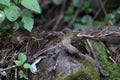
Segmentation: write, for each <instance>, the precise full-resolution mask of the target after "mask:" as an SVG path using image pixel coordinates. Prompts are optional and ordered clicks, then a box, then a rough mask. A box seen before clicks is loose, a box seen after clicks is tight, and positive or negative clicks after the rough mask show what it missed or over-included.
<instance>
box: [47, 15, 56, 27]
mask: <svg viewBox="0 0 120 80" xmlns="http://www.w3.org/2000/svg"><path fill="white" fill-rule="evenodd" d="M57 18H58V17H55V18H53V19H52V20H51V21H49V22H48V23H47V24H46V25H45V27H49V26H50V25H51V24H52V23H53V22H55V21H56V20H57Z"/></svg>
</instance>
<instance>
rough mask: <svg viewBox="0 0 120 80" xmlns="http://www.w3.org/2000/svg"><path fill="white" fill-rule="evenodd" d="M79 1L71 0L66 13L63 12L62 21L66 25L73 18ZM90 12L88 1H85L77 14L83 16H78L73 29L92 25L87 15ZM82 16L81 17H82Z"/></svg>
mask: <svg viewBox="0 0 120 80" xmlns="http://www.w3.org/2000/svg"><path fill="white" fill-rule="evenodd" d="M80 4H81V3H80V0H72V2H70V4H69V6H68V9H67V11H66V12H65V15H64V21H65V22H66V23H69V22H70V21H71V20H72V19H73V16H74V14H75V13H74V10H75V9H76V8H77V7H78V6H79V5H80ZM91 12H92V5H91V2H90V0H85V1H84V3H83V5H82V7H81V8H80V10H79V13H80V14H82V13H85V14H84V15H81V16H78V17H77V19H76V20H75V22H74V24H73V26H74V28H77V27H80V26H81V25H92V23H93V18H92V17H91V16H90V15H88V14H89V13H91ZM82 16H83V17H82Z"/></svg>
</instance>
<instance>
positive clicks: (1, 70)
mask: <svg viewBox="0 0 120 80" xmlns="http://www.w3.org/2000/svg"><path fill="white" fill-rule="evenodd" d="M15 67H17V66H15V65H14V66H11V67H7V68H4V69H0V72H3V71H6V70H9V69H13V68H15Z"/></svg>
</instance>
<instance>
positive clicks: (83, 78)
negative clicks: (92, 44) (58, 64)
mask: <svg viewBox="0 0 120 80" xmlns="http://www.w3.org/2000/svg"><path fill="white" fill-rule="evenodd" d="M90 59H91V58H90V57H89V56H86V58H84V59H79V60H78V61H79V63H80V64H81V65H82V66H81V67H76V68H74V69H72V70H71V73H69V75H67V76H64V75H66V74H65V70H64V71H63V73H62V74H60V75H59V76H57V77H56V78H55V80H99V79H100V77H99V72H98V70H97V68H96V67H95V64H94V62H91V60H90ZM61 72H62V71H61Z"/></svg>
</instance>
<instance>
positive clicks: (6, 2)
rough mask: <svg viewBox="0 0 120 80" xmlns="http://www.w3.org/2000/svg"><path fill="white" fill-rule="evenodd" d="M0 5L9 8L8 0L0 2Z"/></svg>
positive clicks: (0, 0)
mask: <svg viewBox="0 0 120 80" xmlns="http://www.w3.org/2000/svg"><path fill="white" fill-rule="evenodd" d="M0 4H3V5H5V6H10V0H0Z"/></svg>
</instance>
